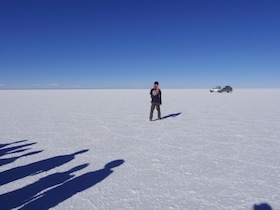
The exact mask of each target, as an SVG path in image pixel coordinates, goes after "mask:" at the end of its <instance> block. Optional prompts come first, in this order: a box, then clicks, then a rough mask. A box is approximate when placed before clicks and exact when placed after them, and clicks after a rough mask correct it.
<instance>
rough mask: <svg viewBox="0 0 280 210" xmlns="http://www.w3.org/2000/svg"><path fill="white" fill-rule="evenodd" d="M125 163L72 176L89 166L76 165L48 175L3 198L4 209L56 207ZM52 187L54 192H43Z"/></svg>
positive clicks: (41, 209) (117, 163)
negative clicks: (64, 170) (67, 169)
mask: <svg viewBox="0 0 280 210" xmlns="http://www.w3.org/2000/svg"><path fill="white" fill-rule="evenodd" d="M123 163H124V160H115V161H112V162H110V163H108V164H106V165H105V167H104V168H103V169H100V170H97V171H92V172H89V173H86V174H83V175H81V176H77V177H75V176H74V175H72V173H73V172H75V171H78V170H81V169H83V168H85V167H87V166H88V164H84V165H80V166H77V167H75V168H72V169H71V170H69V171H66V172H63V173H55V174H52V175H49V176H47V177H44V178H42V179H40V180H39V181H37V182H35V183H33V184H30V185H28V186H25V187H23V188H21V189H18V190H15V191H12V192H9V193H6V194H3V195H0V203H1V209H3V210H6V209H11V208H19V207H20V209H28V210H33V209H34V210H35V209H36V210H38V209H40V210H44V209H50V208H53V207H55V206H57V205H58V204H60V203H62V202H63V201H65V200H67V199H69V198H71V197H72V196H73V195H75V194H77V193H79V192H82V191H84V190H86V189H88V188H90V187H93V186H94V185H96V184H97V183H99V182H101V181H103V180H104V179H105V178H107V177H108V176H109V175H110V174H112V173H113V172H114V171H113V170H112V169H113V168H115V167H118V166H120V165H122V164H123ZM51 187H52V188H51ZM49 188H51V189H50V190H48V191H45V192H42V191H44V190H47V189H49ZM40 192H41V194H40Z"/></svg>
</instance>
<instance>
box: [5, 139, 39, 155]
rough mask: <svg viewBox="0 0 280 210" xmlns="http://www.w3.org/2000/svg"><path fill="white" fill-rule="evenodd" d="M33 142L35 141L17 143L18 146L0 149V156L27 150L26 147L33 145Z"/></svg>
mask: <svg viewBox="0 0 280 210" xmlns="http://www.w3.org/2000/svg"><path fill="white" fill-rule="evenodd" d="M34 144H37V143H36V142H34V143H29V144H23V145H18V146H14V147H8V148H3V149H0V157H1V156H4V155H7V154H12V153H19V152H22V151H25V150H27V149H26V147H28V146H31V145H34ZM3 147H6V146H3Z"/></svg>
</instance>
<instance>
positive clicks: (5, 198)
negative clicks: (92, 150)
mask: <svg viewBox="0 0 280 210" xmlns="http://www.w3.org/2000/svg"><path fill="white" fill-rule="evenodd" d="M87 166H88V164H84V165H80V166H77V167H75V168H72V169H71V170H69V171H66V172H62V173H55V174H51V175H49V176H47V177H44V178H41V179H40V180H38V181H37V182H34V183H32V184H30V185H27V186H25V187H23V188H20V189H18V190H15V191H12V192H8V193H5V194H2V195H0V203H1V209H2V210H8V209H14V208H17V207H20V206H22V205H24V204H25V203H27V202H28V201H30V200H32V199H33V198H34V197H35V196H36V195H37V194H38V193H40V192H42V191H43V190H46V189H48V188H50V187H55V186H57V185H59V184H62V183H64V182H66V181H67V180H69V179H71V178H73V177H74V175H72V173H74V172H76V171H79V170H81V169H83V168H85V167H87Z"/></svg>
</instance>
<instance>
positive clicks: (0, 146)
mask: <svg viewBox="0 0 280 210" xmlns="http://www.w3.org/2000/svg"><path fill="white" fill-rule="evenodd" d="M26 141H27V140H20V141H15V142H12V143H8V144H0V148H2V147H6V146H9V145H12V144H18V143H22V142H26Z"/></svg>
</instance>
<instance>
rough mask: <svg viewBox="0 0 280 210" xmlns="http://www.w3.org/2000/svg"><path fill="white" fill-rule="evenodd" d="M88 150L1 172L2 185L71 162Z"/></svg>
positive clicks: (0, 182)
mask: <svg viewBox="0 0 280 210" xmlns="http://www.w3.org/2000/svg"><path fill="white" fill-rule="evenodd" d="M87 151H88V150H81V151H79V152H75V153H73V154H70V155H61V156H56V157H52V158H48V159H45V160H41V161H38V162H35V163H31V164H28V165H24V166H19V167H16V168H13V169H10V170H7V171H3V172H1V173H0V185H4V184H7V183H10V182H13V181H16V180H18V179H22V178H24V177H27V176H30V175H34V174H38V173H41V172H45V171H49V170H51V169H53V168H55V167H58V166H61V165H63V164H65V163H68V162H70V161H71V160H73V159H74V158H75V156H76V155H79V154H82V153H84V152H87Z"/></svg>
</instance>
